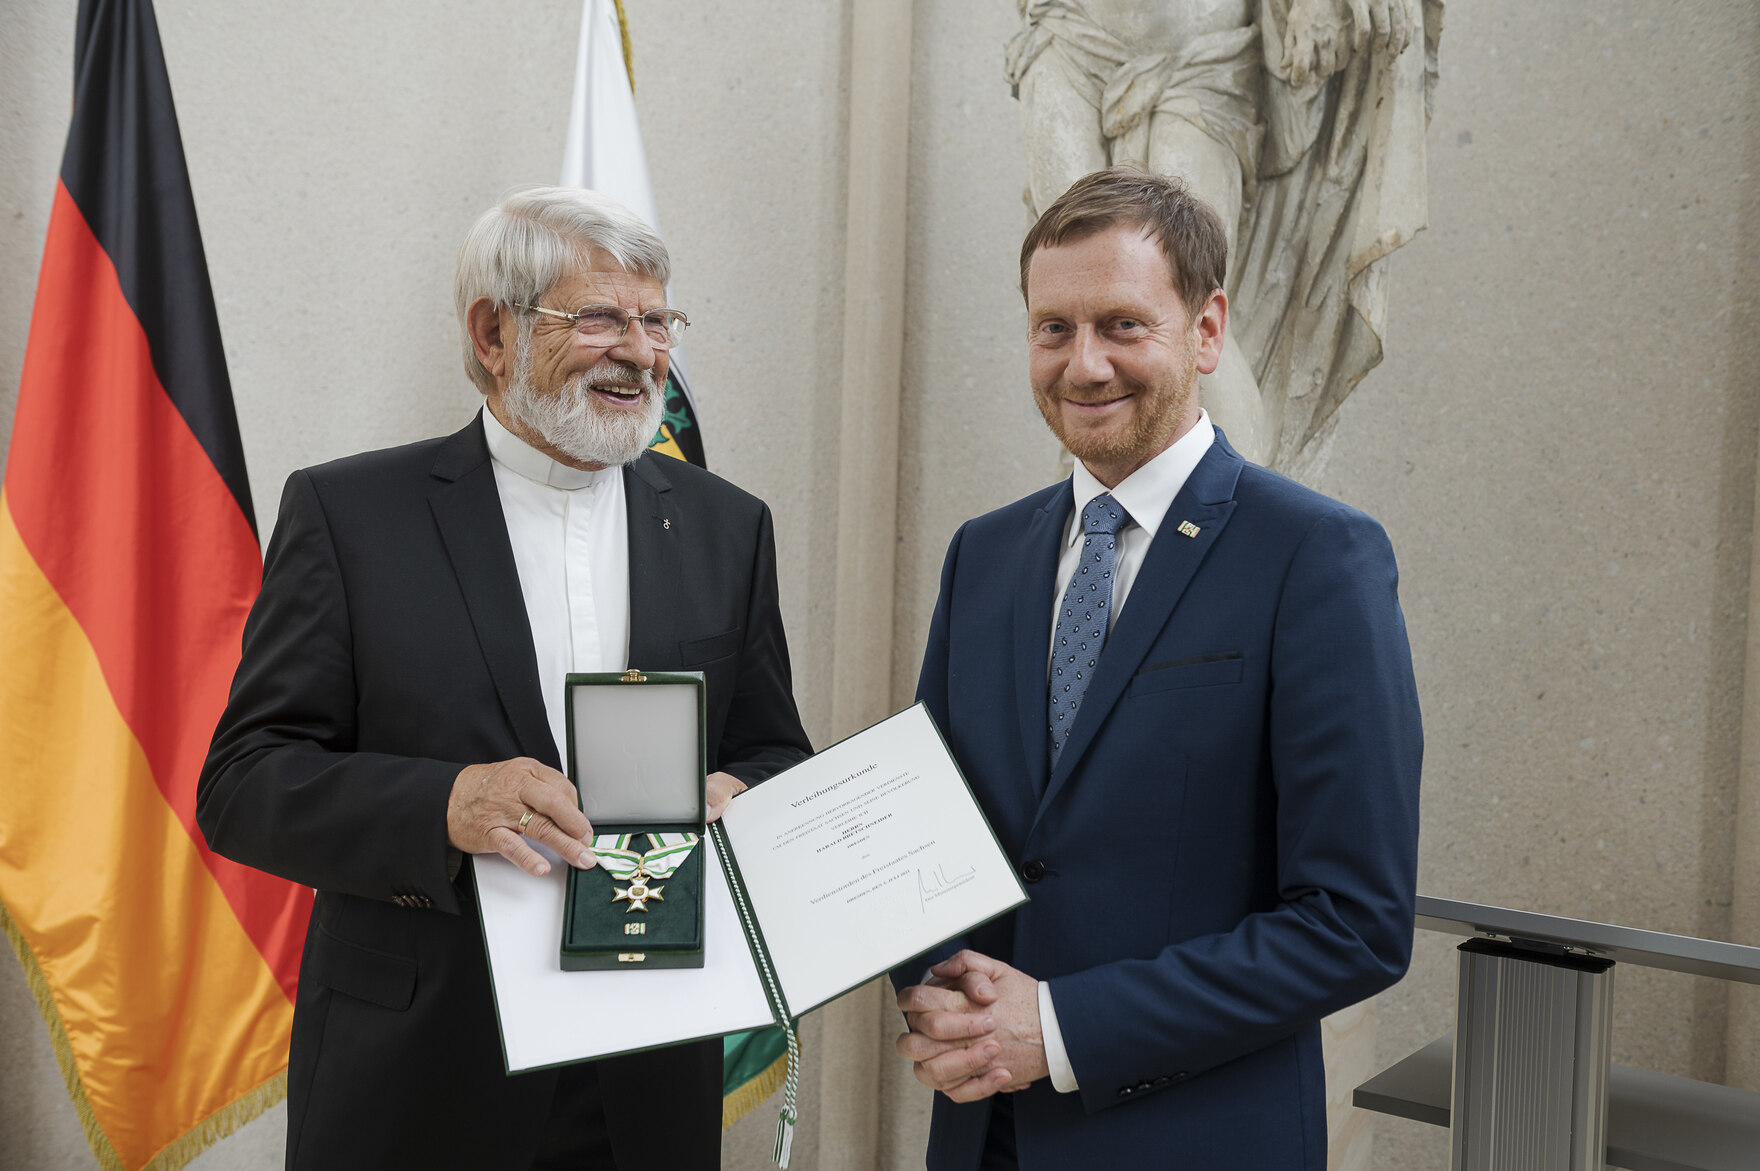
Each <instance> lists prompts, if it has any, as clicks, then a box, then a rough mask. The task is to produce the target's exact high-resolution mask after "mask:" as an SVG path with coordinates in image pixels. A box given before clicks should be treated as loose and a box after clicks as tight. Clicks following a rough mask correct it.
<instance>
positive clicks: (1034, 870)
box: [1021, 858, 1045, 882]
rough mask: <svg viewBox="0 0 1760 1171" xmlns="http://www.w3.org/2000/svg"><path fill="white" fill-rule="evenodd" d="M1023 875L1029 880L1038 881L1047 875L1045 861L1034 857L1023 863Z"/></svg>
mask: <svg viewBox="0 0 1760 1171" xmlns="http://www.w3.org/2000/svg"><path fill="white" fill-rule="evenodd" d="M1021 877H1022V878H1024V879H1026V880H1027V881H1028V882H1038V881H1039V880H1040V879H1041V878H1044V877H1045V863H1043V862H1041V861H1039V859H1037V858H1032V859H1029V860H1028V861H1026V862H1025V863H1023V864H1022V865H1021Z"/></svg>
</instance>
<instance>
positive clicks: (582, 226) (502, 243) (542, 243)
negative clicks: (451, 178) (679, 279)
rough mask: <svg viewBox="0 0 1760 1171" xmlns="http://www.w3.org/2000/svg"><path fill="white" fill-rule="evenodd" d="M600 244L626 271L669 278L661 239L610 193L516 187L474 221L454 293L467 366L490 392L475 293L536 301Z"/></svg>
mask: <svg viewBox="0 0 1760 1171" xmlns="http://www.w3.org/2000/svg"><path fill="white" fill-rule="evenodd" d="M594 249H598V250H599V251H602V252H605V253H607V254H608V255H610V257H611V258H612V259H613V260H615V261H616V262H617V263H618V264H619V265H620V266H621V267H623V268H624V269H626V270H627V271H630V272H636V273H640V274H642V275H643V276H649V277H653V278H654V279H655V280H658V281H659V282H660V283H661V284H662V285H665V284H666V283H667V282H668V281H670V280H671V279H672V260H671V258H670V257H669V256H668V255H667V253H666V245H665V244H664V243H662V242H661V240H660V237H659V236H658V235H657V234H655V232H654V230H653V229H652V228H650V227H648V225H647V224H645V223H643V222H642V220H641V218H640V217H638V216H637V215H636V214H635V213H634V212H631V211H630V210H629V209H628V208H626V207H624V206H623V205H622V204H621V203H618V202H617V201H616V200H614V199H608V198H606V197H605V196H603V195H600V194H599V193H598V192H597V191H588V190H585V189H583V188H580V187H516V188H514V189H513V190H512V191H509V192H508V193H507V194H506V195H504V196H502V198H501V202H500V203H498V204H496V205H495V206H494V207H492V208H490V209H489V210H488V211H486V212H484V213H483V214H482V216H481V217H479V218H478V220H477V222H476V223H475V224H473V225H471V230H470V232H469V233H468V234H467V235H466V236H465V238H464V244H463V246H461V247H460V248H459V250H458V270H457V272H456V273H455V274H454V276H453V280H452V297H453V301H454V303H455V306H456V308H457V310H458V326H459V331H460V332H461V333H462V334H463V341H464V371H465V373H466V374H468V375H470V379H471V381H472V382H474V383H476V385H477V389H478V390H480V391H482V392H483V393H484V394H488V393H490V392H491V391H493V390H494V389H495V379H494V378H493V377H492V376H491V375H490V374H489V372H488V371H487V370H485V369H484V368H483V364H482V363H481V362H479V361H478V360H477V351H476V347H475V346H474V345H472V344H471V335H470V330H469V328H468V327H467V324H466V321H465V313H466V310H468V309H469V308H470V306H471V302H473V301H475V300H476V299H477V298H478V297H488V298H489V299H490V300H491V301H493V302H494V303H495V305H496V307H497V308H506V307H509V306H513V305H536V304H537V303H538V299H539V298H540V297H542V296H543V295H544V294H545V293H547V292H549V291H550V290H551V289H552V288H553V287H555V285H556V284H557V283H558V282H559V281H561V280H562V279H563V278H564V277H566V276H567V275H568V274H569V272H570V271H571V270H573V269H576V268H579V267H582V266H584V265H585V264H586V263H587V258H588V256H589V255H590V253H591V252H592V251H593V250H594Z"/></svg>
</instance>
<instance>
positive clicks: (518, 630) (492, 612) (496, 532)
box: [428, 415, 562, 768]
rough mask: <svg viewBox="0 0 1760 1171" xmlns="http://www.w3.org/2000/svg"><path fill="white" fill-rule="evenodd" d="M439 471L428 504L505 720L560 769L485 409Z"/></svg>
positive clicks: (449, 449)
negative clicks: (485, 432) (485, 425)
mask: <svg viewBox="0 0 1760 1171" xmlns="http://www.w3.org/2000/svg"><path fill="white" fill-rule="evenodd" d="M433 475H434V477H435V479H436V480H438V481H440V482H439V483H438V484H437V485H436V486H435V490H434V492H433V493H432V494H431V495H430V496H429V498H428V505H429V507H430V508H432V509H433V511H434V520H435V522H436V523H437V524H438V525H439V527H440V538H441V540H442V541H443V542H444V543H445V546H446V555H447V557H448V558H450V559H451V561H452V571H453V573H455V574H456V575H457V576H458V587H459V590H460V591H461V592H462V593H463V594H464V602H465V607H466V609H468V610H469V611H470V616H471V625H472V626H473V627H475V629H476V634H477V644H478V646H479V647H481V649H482V652H483V661H484V662H485V663H487V664H488V667H489V676H490V678H492V679H493V680H494V681H495V691H496V693H497V694H498V695H499V696H500V697H501V706H502V708H503V710H505V711H506V713H507V721H508V723H509V724H511V725H512V726H513V733H514V736H515V737H516V738H517V740H518V741H519V746H520V749H521V751H522V752H523V753H524V754H525V755H527V756H530V757H533V758H535V759H537V760H541V761H543V762H544V763H545V764H548V765H550V766H551V767H552V768H560V767H561V766H562V762H561V761H560V760H558V759H557V756H556V740H555V738H554V737H553V736H552V735H551V734H550V720H549V717H548V716H547V715H545V712H544V695H543V691H542V689H541V688H540V686H539V682H538V660H537V655H536V653H535V652H534V651H533V649H532V627H531V623H530V622H529V621H527V619H526V607H525V595H524V594H523V593H522V592H521V590H520V585H519V568H518V567H517V566H516V565H515V564H514V560H513V544H512V543H511V542H510V541H509V540H508V537H507V520H506V517H505V516H504V515H503V514H502V511H501V494H500V493H499V492H498V491H497V490H496V488H495V469H494V465H493V464H491V463H490V461H489V447H488V444H487V443H486V442H485V441H484V439H483V420H482V416H481V415H479V416H477V417H476V418H475V419H473V420H471V424H470V426H468V427H466V428H465V429H464V430H462V431H460V432H458V433H457V434H456V435H453V436H452V437H451V438H449V439H448V440H447V441H446V442H445V444H444V445H442V447H441V449H440V456H439V458H438V459H436V460H435V461H434V468H433Z"/></svg>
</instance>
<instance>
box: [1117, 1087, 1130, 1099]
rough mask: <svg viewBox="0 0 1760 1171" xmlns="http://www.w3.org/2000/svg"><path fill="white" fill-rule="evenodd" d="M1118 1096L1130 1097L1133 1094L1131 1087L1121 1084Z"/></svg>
mask: <svg viewBox="0 0 1760 1171" xmlns="http://www.w3.org/2000/svg"><path fill="white" fill-rule="evenodd" d="M1118 1096H1119V1097H1121V1098H1128V1097H1130V1096H1131V1088H1130V1087H1129V1086H1120V1087H1119V1088H1118Z"/></svg>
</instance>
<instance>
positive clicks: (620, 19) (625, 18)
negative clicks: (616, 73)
mask: <svg viewBox="0 0 1760 1171" xmlns="http://www.w3.org/2000/svg"><path fill="white" fill-rule="evenodd" d="M611 2H612V3H613V4H615V5H617V32H618V36H619V39H621V40H622V41H623V71H624V72H625V73H627V74H629V92H630V93H632V94H633V93H635V92H636V56H635V54H634V53H632V52H631V51H630V47H629V15H628V14H627V13H625V12H624V10H623V0H611Z"/></svg>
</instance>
